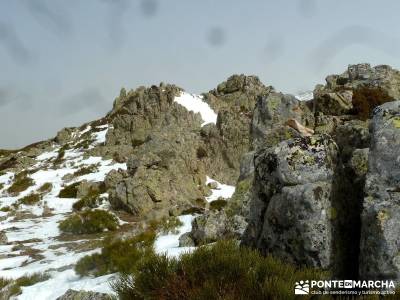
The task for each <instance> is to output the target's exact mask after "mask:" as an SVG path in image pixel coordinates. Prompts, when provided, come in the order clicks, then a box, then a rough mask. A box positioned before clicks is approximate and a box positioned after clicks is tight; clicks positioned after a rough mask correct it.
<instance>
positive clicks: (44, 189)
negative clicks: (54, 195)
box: [38, 182, 53, 193]
mask: <svg viewBox="0 0 400 300" xmlns="http://www.w3.org/2000/svg"><path fill="white" fill-rule="evenodd" d="M52 188H53V185H52V184H51V183H50V182H46V183H44V184H43V185H42V186H41V187H40V188H39V189H38V192H40V193H49V192H50V191H51V190H52Z"/></svg>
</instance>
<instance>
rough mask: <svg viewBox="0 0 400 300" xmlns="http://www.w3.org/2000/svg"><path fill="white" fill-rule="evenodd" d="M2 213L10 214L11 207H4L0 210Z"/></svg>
mask: <svg viewBox="0 0 400 300" xmlns="http://www.w3.org/2000/svg"><path fill="white" fill-rule="evenodd" d="M0 211H2V212H9V211H11V207H9V206H3V207H2V208H0Z"/></svg>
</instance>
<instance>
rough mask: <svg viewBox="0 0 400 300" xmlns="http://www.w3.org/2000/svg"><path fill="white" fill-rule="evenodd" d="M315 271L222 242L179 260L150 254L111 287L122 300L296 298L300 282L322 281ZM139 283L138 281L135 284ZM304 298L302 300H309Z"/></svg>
mask: <svg viewBox="0 0 400 300" xmlns="http://www.w3.org/2000/svg"><path fill="white" fill-rule="evenodd" d="M326 277H327V274H326V273H324V272H322V271H320V270H316V269H309V268H297V267H295V266H293V265H290V264H288V263H285V262H283V261H281V260H278V259H276V258H273V257H270V256H268V257H263V256H261V254H260V253H259V252H258V251H256V250H252V249H249V248H246V247H240V246H238V245H237V243H236V242H234V241H221V242H217V243H216V244H214V245H213V246H208V247H200V248H197V249H196V250H195V251H193V252H192V253H187V254H183V255H182V256H180V257H179V258H169V257H168V256H166V255H156V254H152V255H147V256H146V257H145V258H143V259H142V260H141V262H140V263H139V265H138V266H137V268H135V269H134V271H133V272H132V273H130V274H122V275H120V277H119V279H118V280H117V281H115V282H114V283H113V289H114V291H115V292H116V293H117V294H118V297H119V299H122V300H124V299H285V300H286V299H296V298H295V297H296V296H295V295H294V293H293V287H294V284H295V282H296V281H299V280H307V279H308V280H318V279H324V278H326ZM133 278H135V280H133ZM311 297H312V295H309V296H307V295H305V296H304V297H303V299H311Z"/></svg>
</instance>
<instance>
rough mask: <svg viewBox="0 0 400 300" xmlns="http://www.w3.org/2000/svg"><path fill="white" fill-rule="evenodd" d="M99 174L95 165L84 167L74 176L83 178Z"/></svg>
mask: <svg viewBox="0 0 400 300" xmlns="http://www.w3.org/2000/svg"><path fill="white" fill-rule="evenodd" d="M94 172H97V167H96V166H95V165H90V166H87V167H82V168H80V169H79V170H78V171H76V172H74V176H77V177H78V176H83V175H87V174H91V173H94Z"/></svg>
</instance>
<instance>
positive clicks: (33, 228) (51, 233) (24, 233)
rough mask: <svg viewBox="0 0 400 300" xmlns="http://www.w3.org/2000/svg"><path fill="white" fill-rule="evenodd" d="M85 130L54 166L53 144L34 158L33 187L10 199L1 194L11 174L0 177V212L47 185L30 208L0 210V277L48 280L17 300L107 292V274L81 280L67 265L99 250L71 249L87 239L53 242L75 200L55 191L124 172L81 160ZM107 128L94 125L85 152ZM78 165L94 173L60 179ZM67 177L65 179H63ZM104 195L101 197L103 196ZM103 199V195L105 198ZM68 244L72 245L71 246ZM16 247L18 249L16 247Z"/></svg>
mask: <svg viewBox="0 0 400 300" xmlns="http://www.w3.org/2000/svg"><path fill="white" fill-rule="evenodd" d="M90 129H91V127H90V126H88V127H87V128H85V130H83V131H81V132H78V133H77V134H76V135H77V136H78V140H77V142H76V143H75V144H74V145H71V147H70V148H71V149H69V150H66V151H65V155H64V157H63V161H62V162H61V163H60V164H54V161H55V159H56V158H57V156H58V154H59V151H60V147H59V146H55V147H54V148H53V149H51V150H50V151H48V152H45V153H43V154H41V155H39V156H38V157H37V158H36V161H37V163H36V165H34V166H33V167H32V168H31V169H30V172H31V174H30V175H29V177H30V178H32V179H33V182H34V184H33V185H32V186H31V187H29V188H28V189H27V190H25V191H23V192H21V193H20V194H19V195H18V196H10V195H8V194H7V193H6V190H7V189H8V188H9V187H10V186H11V184H12V180H13V177H14V175H15V174H13V173H10V172H9V173H6V174H4V175H2V176H0V183H1V184H3V187H2V188H1V189H0V208H4V207H7V206H11V205H12V204H14V203H16V202H18V200H19V199H21V198H22V197H24V196H27V195H29V194H31V193H32V192H35V191H37V190H38V189H39V188H40V187H41V186H42V185H43V184H45V183H48V182H49V183H51V184H52V189H51V191H50V192H49V193H47V194H45V195H43V197H42V199H41V200H40V201H39V202H38V203H36V204H34V205H30V206H25V205H20V206H19V207H18V209H17V213H11V214H8V213H7V212H0V217H3V218H2V219H1V221H0V231H2V232H4V233H5V234H6V236H7V239H8V242H10V243H11V245H4V246H0V277H5V278H13V279H16V278H19V277H22V276H25V275H30V274H33V273H38V272H41V273H42V272H45V273H46V274H48V275H50V278H49V279H48V280H46V281H44V282H40V283H37V284H35V285H32V286H29V287H23V288H22V294H21V295H19V296H17V297H16V299H43V300H46V299H49V300H50V299H51V300H53V299H56V298H57V297H59V296H61V295H62V294H64V293H65V292H66V291H67V290H68V289H69V288H73V289H77V290H79V289H84V290H92V291H99V292H111V288H110V286H109V281H110V279H111V278H112V276H111V275H110V276H103V277H99V278H81V277H80V276H78V275H77V274H76V273H75V272H74V270H73V268H72V266H73V265H74V264H76V262H77V261H78V260H79V259H80V258H81V257H83V256H85V255H88V254H91V253H93V252H94V251H98V250H99V249H95V250H91V251H84V252H80V251H74V250H71V249H75V248H79V245H81V244H84V243H85V242H87V240H86V241H85V240H75V241H71V242H70V241H69V242H68V244H69V247H66V246H65V245H66V244H67V243H66V242H63V241H60V240H58V237H59V235H60V232H59V229H58V224H59V222H60V221H62V220H63V219H64V218H66V216H67V215H68V214H69V213H71V211H72V205H73V204H74V202H75V201H77V199H65V198H62V199H61V198H59V197H58V194H59V192H60V190H61V189H62V188H63V186H64V185H66V184H68V185H69V184H72V183H74V182H79V181H82V180H88V181H103V180H104V178H105V176H106V175H107V173H109V172H110V171H111V170H114V169H115V170H116V169H126V164H119V163H113V161H112V160H103V159H102V158H101V157H85V156H84V150H83V149H75V148H76V147H74V146H76V144H78V143H79V142H81V141H80V140H79V136H82V135H83V134H85V133H86V132H88V131H90ZM107 130H108V125H102V126H98V127H97V128H96V131H95V132H93V133H91V137H90V139H91V140H92V143H91V145H90V146H89V148H93V147H94V146H95V145H97V144H101V143H104V141H105V136H106V133H107ZM82 167H93V168H95V172H94V173H89V174H85V175H82V176H72V178H69V179H67V178H66V177H65V176H66V175H70V176H71V174H73V173H74V172H76V171H77V170H79V169H80V168H82ZM67 177H68V176H67ZM104 195H105V196H107V195H106V194H104ZM104 195H103V196H104ZM71 244H74V245H76V247H73V246H72V247H71ZM16 246H17V247H16ZM24 251H26V252H29V253H32V252H36V253H38V254H39V255H38V256H37V257H35V256H33V257H34V258H32V256H29V255H23V253H24Z"/></svg>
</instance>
